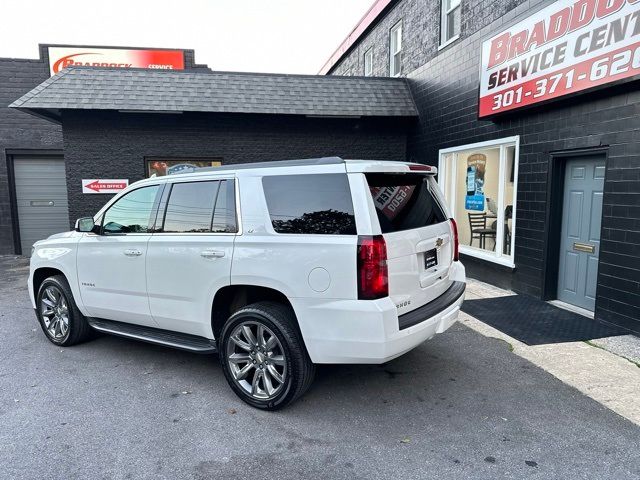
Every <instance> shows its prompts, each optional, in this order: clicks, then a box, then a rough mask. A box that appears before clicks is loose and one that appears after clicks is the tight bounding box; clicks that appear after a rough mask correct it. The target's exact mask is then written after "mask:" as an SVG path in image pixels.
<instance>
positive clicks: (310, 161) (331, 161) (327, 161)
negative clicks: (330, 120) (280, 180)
mask: <svg viewBox="0 0 640 480" xmlns="http://www.w3.org/2000/svg"><path fill="white" fill-rule="evenodd" d="M342 163H345V162H344V160H343V159H342V158H340V157H323V158H307V159H300V160H275V161H270V162H253V163H236V164H227V165H221V166H220V167H202V168H198V169H196V171H195V172H188V173H196V172H197V173H200V172H219V171H224V170H246V169H250V168H274V167H305V166H307V167H308V166H317V165H339V164H342ZM186 174H187V172H185V173H184V174H180V173H179V174H177V175H186Z"/></svg>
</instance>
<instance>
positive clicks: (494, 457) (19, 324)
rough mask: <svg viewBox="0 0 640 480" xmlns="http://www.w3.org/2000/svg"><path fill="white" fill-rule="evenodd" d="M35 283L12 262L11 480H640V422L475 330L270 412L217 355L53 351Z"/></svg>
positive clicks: (332, 379)
mask: <svg viewBox="0 0 640 480" xmlns="http://www.w3.org/2000/svg"><path fill="white" fill-rule="evenodd" d="M27 273H28V263H27V261H26V260H25V259H22V258H14V257H3V258H0V306H1V308H0V334H1V336H0V338H2V339H3V341H2V342H1V343H0V424H1V425H2V428H0V478H11V479H13V478H25V479H33V478H46V479H75V478H91V479H102V478H105V479H112V478H113V479H128V478H132V479H138V478H149V479H164V478H166V479H178V478H180V479H182V478H184V479H246V478H250V479H269V478H273V479H299V478H322V479H342V478H344V479H349V480H353V479H358V478H368V479H370V478H389V479H414V478H424V479H426V478H437V479H464V478H474V479H475V478H482V479H485V478H486V479H496V478H538V479H549V478H571V479H578V478H585V479H600V478H602V479H604V478H607V479H613V478H620V479H625V480H629V479H634V478H640V449H639V448H638V447H639V445H640V443H639V442H640V428H639V427H637V426H636V425H634V424H633V423H631V422H629V421H627V420H625V419H623V418H622V417H620V416H618V415H617V414H615V413H613V412H612V411H610V410H608V409H606V408H605V407H603V406H602V405H600V404H599V403H597V402H595V401H594V400H591V399H590V398H588V397H586V396H584V395H583V394H581V393H580V392H578V391H577V390H575V389H573V388H571V387H569V386H567V385H565V384H563V383H562V382H560V381H559V380H558V379H556V378H555V377H553V376H552V375H550V374H548V373H546V372H545V371H544V370H541V369H539V368H537V367H535V366H534V365H533V364H531V363H529V362H528V361H527V360H525V359H523V358H521V357H518V356H516V355H514V354H512V353H511V352H510V351H509V346H508V344H507V343H505V342H503V341H501V340H497V339H491V338H487V337H484V336H482V335H480V334H479V333H476V332H475V331H473V330H471V329H469V328H467V327H465V326H463V325H461V324H456V325H455V326H454V327H452V329H451V330H449V331H448V332H447V333H445V334H443V335H439V336H437V337H436V338H435V339H433V340H431V341H429V342H426V343H425V344H423V345H421V346H420V347H418V348H416V349H415V350H413V351H412V352H410V353H408V354H406V355H404V356H403V357H401V358H399V359H397V360H394V361H392V362H390V363H388V364H386V365H379V366H324V367H320V368H319V369H318V373H317V376H316V381H315V383H314V385H313V386H312V388H311V390H310V391H309V392H308V393H307V394H306V395H305V396H304V397H303V398H302V399H301V400H299V401H298V402H297V403H295V404H293V405H291V406H290V407H288V408H286V409H285V410H282V411H279V412H275V413H268V412H261V411H257V410H255V409H252V408H251V407H249V406H246V405H245V404H244V403H242V402H241V401H240V400H239V399H238V398H237V397H236V396H235V395H234V394H233V393H232V391H231V390H230V389H229V388H228V386H227V384H226V381H225V379H224V375H223V373H222V370H221V368H220V365H219V363H218V361H217V359H216V358H215V357H212V356H202V355H195V354H190V353H185V352H181V351H177V350H171V349H166V348H161V347H156V346H153V345H149V344H145V343H137V342H133V341H128V340H124V339H120V338H115V337H109V336H100V337H98V338H96V339H95V340H93V341H90V342H88V343H85V344H82V345H78V346H75V347H71V348H66V349H61V348H59V347H56V346H54V345H52V344H51V343H49V342H48V341H47V340H46V339H45V337H44V334H43V333H42V331H41V330H40V327H39V326H38V324H37V322H36V319H35V316H34V314H33V311H32V309H31V307H30V304H29V300H28V297H27V292H26V286H25V285H26V276H27Z"/></svg>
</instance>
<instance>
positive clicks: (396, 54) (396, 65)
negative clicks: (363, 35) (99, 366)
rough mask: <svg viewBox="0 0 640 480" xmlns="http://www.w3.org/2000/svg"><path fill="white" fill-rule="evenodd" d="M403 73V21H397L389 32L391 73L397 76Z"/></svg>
mask: <svg viewBox="0 0 640 480" xmlns="http://www.w3.org/2000/svg"><path fill="white" fill-rule="evenodd" d="M401 73H402V22H401V21H400V22H398V23H396V24H395V25H394V26H393V28H391V31H390V32H389V74H390V75H391V76H392V77H397V76H399V75H400V74H401Z"/></svg>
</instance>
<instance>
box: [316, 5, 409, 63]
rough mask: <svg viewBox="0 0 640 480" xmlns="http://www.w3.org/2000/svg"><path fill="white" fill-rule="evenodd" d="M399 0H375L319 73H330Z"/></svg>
mask: <svg viewBox="0 0 640 480" xmlns="http://www.w3.org/2000/svg"><path fill="white" fill-rule="evenodd" d="M396 1H397V0H375V1H374V2H373V5H371V7H369V10H367V12H366V13H365V14H364V15H363V16H362V18H361V19H360V20H359V21H358V23H357V24H356V26H355V27H353V29H352V30H351V31H350V32H349V35H347V37H346V38H345V39H344V40H343V41H342V43H341V44H340V45H338V48H336V50H335V51H334V52H333V53H332V54H331V56H330V57H329V59H328V60H327V61H326V62H324V65H322V68H320V71H319V72H318V75H326V74H328V73H329V72H330V71H331V70H332V69H333V67H334V66H335V65H336V64H337V63H338V62H339V61H340V60H341V59H342V57H344V56H345V55H346V54H347V53H348V52H349V51H350V50H351V48H352V47H353V46H354V45H355V44H356V43H357V42H358V40H360V38H361V37H362V36H363V35H364V34H365V33H366V32H367V31H368V30H369V28H370V27H372V26H373V24H374V23H376V22H377V21H378V19H379V18H380V16H381V15H382V13H383V12H385V11H387V9H388V7H389V6H390V5H391V4H392V3H395V2H396Z"/></svg>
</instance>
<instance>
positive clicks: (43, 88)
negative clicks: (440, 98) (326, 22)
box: [10, 67, 417, 121]
mask: <svg viewBox="0 0 640 480" xmlns="http://www.w3.org/2000/svg"><path fill="white" fill-rule="evenodd" d="M10 107H11V108H17V109H19V110H23V111H27V112H28V113H32V114H35V115H39V116H44V117H47V118H49V119H52V120H56V121H58V120H59V119H60V111H61V110H64V109H72V110H118V111H134V112H170V113H174V112H214V113H222V112H232V113H259V114H284V115H311V116H346V117H350V116H384V117H388V116H395V117H414V116H417V110H416V107H415V104H414V102H413V98H412V97H411V92H410V91H409V87H408V85H407V83H406V80H404V79H400V78H373V77H339V76H318V75H284V74H264V73H237V72H202V71H198V72H196V71H187V70H182V71H167V70H147V69H109V68H86V67H72V68H68V69H65V70H63V71H62V72H60V73H58V74H57V75H55V76H53V77H51V78H49V79H48V80H46V81H44V82H43V83H41V84H40V85H38V86H37V87H36V88H34V89H33V90H31V91H30V92H28V93H26V94H25V95H23V96H22V97H20V98H19V99H18V100H16V101H15V102H13V103H12V104H11V105H10Z"/></svg>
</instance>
